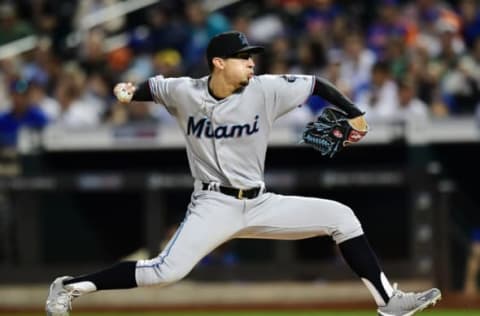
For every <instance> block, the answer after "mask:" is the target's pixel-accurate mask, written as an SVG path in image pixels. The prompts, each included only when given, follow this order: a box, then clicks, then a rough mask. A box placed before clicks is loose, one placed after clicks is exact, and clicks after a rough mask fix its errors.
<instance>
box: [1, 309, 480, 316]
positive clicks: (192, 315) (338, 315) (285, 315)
mask: <svg viewBox="0 0 480 316" xmlns="http://www.w3.org/2000/svg"><path fill="white" fill-rule="evenodd" d="M0 315H2V314H1V313H0ZM3 315H6V314H3ZM11 315H12V316H43V315H44V314H43V313H14V314H11ZM290 315H295V316H372V315H376V313H375V311H283V312H273V311H272V312H270V311H268V312H267V311H265V312H263V311H262V312H253V311H242V312H213V311H212V312H138V313H135V312H105V313H75V312H74V313H72V316H290ZM418 315H419V316H428V315H431V316H474V315H476V316H478V315H480V311H479V310H468V311H461V310H427V311H423V312H421V313H419V314H418Z"/></svg>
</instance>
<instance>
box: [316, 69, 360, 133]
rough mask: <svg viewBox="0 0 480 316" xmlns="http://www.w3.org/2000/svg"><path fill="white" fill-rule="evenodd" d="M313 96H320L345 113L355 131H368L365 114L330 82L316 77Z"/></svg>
mask: <svg viewBox="0 0 480 316" xmlns="http://www.w3.org/2000/svg"><path fill="white" fill-rule="evenodd" d="M312 94H314V95H318V96H319V97H321V98H323V99H325V100H327V101H328V102H330V103H331V104H333V105H335V106H337V107H338V108H339V109H340V110H342V111H344V112H345V113H346V114H347V116H348V118H349V120H348V121H349V123H350V125H351V126H352V127H353V128H354V129H356V130H358V131H360V132H362V133H366V132H367V131H368V124H367V121H366V120H365V117H364V116H363V115H364V114H365V113H363V112H362V111H361V110H360V109H359V108H357V107H356V106H355V105H354V104H353V102H352V101H350V100H349V99H348V98H347V97H346V96H345V95H344V94H343V93H341V92H340V91H339V90H338V89H337V88H335V86H334V85H333V84H331V83H330V82H329V81H328V80H325V79H323V78H320V77H318V76H315V86H314V88H313V93H312Z"/></svg>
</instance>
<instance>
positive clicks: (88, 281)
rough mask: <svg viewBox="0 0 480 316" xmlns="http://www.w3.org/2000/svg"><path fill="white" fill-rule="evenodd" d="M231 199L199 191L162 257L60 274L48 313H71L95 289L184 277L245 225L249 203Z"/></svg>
mask: <svg viewBox="0 0 480 316" xmlns="http://www.w3.org/2000/svg"><path fill="white" fill-rule="evenodd" d="M230 200H231V198H229V199H228V200H227V199H225V196H224V195H222V194H220V193H216V192H210V191H200V192H196V193H194V194H193V195H192V201H191V203H190V205H189V207H188V211H187V214H186V216H185V219H184V221H183V222H182V224H181V225H180V227H179V228H178V229H177V231H176V233H175V235H174V236H173V237H172V238H171V240H170V241H169V243H168V244H167V246H166V247H165V249H164V250H163V251H162V252H161V254H160V255H159V256H158V257H156V258H153V259H150V260H140V261H137V262H135V261H128V262H120V263H118V264H116V265H114V266H112V267H110V268H108V269H105V270H102V271H99V272H95V273H91V274H87V275H83V276H79V277H75V278H71V277H62V278H57V279H56V280H55V281H54V282H53V283H52V286H51V288H50V293H49V297H48V299H47V306H46V309H47V313H48V312H49V313H51V315H57V314H59V313H62V312H63V313H68V311H69V310H70V309H71V307H70V304H71V301H72V300H73V299H74V298H76V297H78V296H81V295H84V294H87V293H91V292H94V291H100V290H110V289H128V288H133V287H137V286H148V285H153V284H159V285H168V284H171V283H173V282H175V281H178V280H180V279H181V278H183V277H184V276H185V275H187V274H188V273H189V272H190V271H191V269H192V268H193V267H194V266H195V264H196V263H197V262H199V261H200V260H201V259H202V258H203V257H204V256H205V255H207V254H208V253H209V252H210V251H212V250H213V249H215V248H216V247H217V246H219V245H220V244H222V243H223V242H225V241H226V240H228V239H230V238H231V237H232V235H234V234H235V233H236V232H238V230H240V229H241V228H242V225H243V212H242V210H243V204H242V202H241V201H233V203H232V201H230ZM59 315H61V314H59ZM65 315H68V314H65Z"/></svg>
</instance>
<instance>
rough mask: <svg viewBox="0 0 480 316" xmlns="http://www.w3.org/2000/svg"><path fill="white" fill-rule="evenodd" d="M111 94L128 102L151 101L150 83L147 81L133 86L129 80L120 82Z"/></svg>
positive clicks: (119, 99)
mask: <svg viewBox="0 0 480 316" xmlns="http://www.w3.org/2000/svg"><path fill="white" fill-rule="evenodd" d="M113 94H114V95H115V97H116V98H117V100H118V101H120V102H122V103H129V102H131V101H153V96H152V92H151V91H150V85H149V83H148V80H147V81H144V82H142V83H140V84H139V85H138V86H135V85H134V84H133V83H131V82H120V83H118V84H116V85H115V87H114V88H113Z"/></svg>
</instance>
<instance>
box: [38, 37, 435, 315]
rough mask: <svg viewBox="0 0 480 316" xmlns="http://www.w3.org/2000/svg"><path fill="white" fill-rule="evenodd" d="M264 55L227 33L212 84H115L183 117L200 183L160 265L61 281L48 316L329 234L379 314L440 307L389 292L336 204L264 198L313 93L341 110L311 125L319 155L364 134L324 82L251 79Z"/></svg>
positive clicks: (211, 50) (426, 295)
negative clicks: (221, 256) (269, 163)
mask: <svg viewBox="0 0 480 316" xmlns="http://www.w3.org/2000/svg"><path fill="white" fill-rule="evenodd" d="M262 51H263V48H262V47H259V46H251V45H250V44H249V43H248V40H247V38H246V37H245V35H244V34H242V33H240V32H227V33H222V34H219V35H217V36H215V37H214V38H213V39H212V40H211V41H210V43H209V45H208V47H207V59H208V65H209V68H210V75H209V76H206V77H203V78H200V79H193V78H189V77H181V78H164V77H163V76H161V75H159V76H156V77H152V78H150V79H149V80H147V81H146V82H143V83H140V84H139V85H138V86H134V85H133V84H132V83H119V84H117V85H116V86H115V88H114V94H115V96H116V97H117V98H118V100H119V101H120V102H123V103H128V102H131V101H154V102H156V103H159V104H162V105H164V106H165V107H166V109H167V110H168V111H169V113H170V114H171V115H173V116H174V117H175V118H176V119H177V121H178V123H179V126H180V128H181V129H182V131H183V134H184V136H185V142H186V147H187V155H188V161H189V165H190V170H191V173H192V176H193V178H194V189H193V193H192V196H191V201H190V203H189V205H188V206H187V209H186V214H185V219H184V220H183V222H182V223H181V225H180V226H179V228H178V230H177V232H176V233H175V235H174V236H173V237H172V239H171V240H170V241H169V243H168V244H167V245H166V247H165V249H163V251H162V252H161V253H160V254H159V255H158V257H156V258H153V259H150V260H140V261H135V262H132V261H127V262H120V263H118V264H116V265H114V266H112V267H110V268H107V269H105V270H102V271H99V272H96V273H92V274H87V275H83V276H77V277H70V276H63V277H59V278H57V279H56V280H55V281H54V282H53V283H52V285H51V287H50V292H49V294H48V298H47V302H46V311H47V315H68V313H69V311H70V310H71V302H72V300H73V299H75V298H77V297H79V296H81V295H84V294H87V293H92V292H95V291H100V290H110V289H128V288H134V287H139V286H148V285H153V284H156V285H168V284H171V283H173V282H176V281H178V280H180V279H182V278H183V277H185V276H186V275H187V274H188V273H189V272H190V271H191V270H192V268H193V267H194V266H195V264H196V263H198V262H199V261H200V260H201V259H202V258H203V257H204V256H205V255H207V254H208V253H209V252H211V251H212V250H213V249H215V248H216V247H218V246H220V245H221V244H222V243H224V242H226V241H228V240H230V239H233V238H269V239H284V240H295V239H302V238H310V237H315V236H321V235H328V236H331V238H333V240H334V241H335V242H336V243H337V244H338V246H339V249H340V251H341V253H342V255H343V257H344V258H345V261H346V262H347V264H348V265H349V266H350V267H351V269H352V270H353V271H354V272H355V273H356V274H357V275H358V276H359V278H360V279H361V280H362V281H363V282H364V283H365V285H366V287H367V288H368V290H369V291H370V292H371V294H372V296H373V299H374V300H375V302H376V304H377V306H378V313H379V314H380V315H384V316H392V315H395V316H397V315H398V316H400V315H404V316H407V315H413V314H414V313H416V312H417V311H420V310H422V309H424V308H426V307H427V306H429V305H432V304H434V303H435V302H436V301H437V300H439V299H440V297H441V293H440V291H439V290H438V289H436V288H433V289H430V290H427V291H424V292H420V293H404V292H402V291H400V290H399V289H397V288H396V285H394V286H392V285H391V284H390V282H389V280H388V279H387V277H386V276H385V274H384V272H383V271H382V269H381V267H380V266H379V263H378V261H377V258H376V256H375V254H374V252H373V251H372V249H371V248H370V246H369V243H368V241H367V238H366V237H365V235H364V233H363V230H362V226H361V224H360V222H359V221H358V219H357V218H356V216H355V215H354V213H353V212H352V210H351V209H350V208H349V207H347V206H345V205H343V204H341V203H339V202H336V201H332V200H326V199H320V198H311V197H301V196H286V195H280V194H274V193H271V192H268V189H267V188H266V187H265V183H264V163H265V153H266V149H267V140H268V137H269V134H270V132H271V130H272V125H273V123H274V121H275V120H276V119H277V118H279V117H280V116H282V115H284V114H286V113H288V112H289V111H291V110H293V109H295V108H296V107H297V106H299V105H301V104H303V103H304V101H305V100H306V99H307V98H308V97H309V96H310V95H312V94H315V95H318V96H320V97H322V98H324V99H325V100H327V101H328V102H329V103H331V104H334V105H335V106H336V108H335V109H328V110H326V111H325V112H324V113H323V114H322V115H321V116H320V117H319V119H318V120H317V121H316V122H311V123H309V124H308V125H307V127H306V129H305V131H304V133H303V135H302V136H303V140H304V142H305V143H307V144H309V145H311V146H312V147H314V148H315V149H317V150H319V151H320V152H321V154H323V155H328V156H332V155H333V154H335V153H336V152H337V151H338V150H340V149H341V148H343V147H344V146H346V145H348V144H349V143H354V142H357V141H359V140H361V138H362V137H363V136H364V135H365V134H366V133H367V130H368V128H367V124H366V122H365V119H364V116H363V113H362V112H361V111H360V110H359V109H358V108H357V107H355V106H354V104H352V102H351V101H350V100H348V99H347V98H346V97H345V96H344V95H343V94H341V93H340V92H339V91H338V90H337V89H336V88H335V87H334V86H332V85H331V84H330V83H329V82H327V81H326V80H324V79H322V78H319V77H316V76H305V75H283V76H281V75H261V76H255V75H254V66H255V63H254V61H253V59H252V54H257V53H261V52H262Z"/></svg>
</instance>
